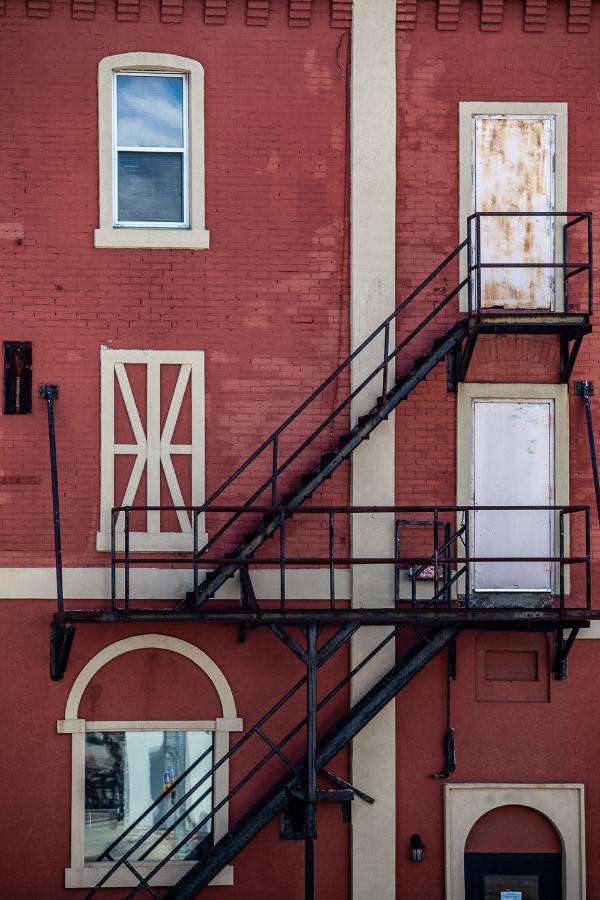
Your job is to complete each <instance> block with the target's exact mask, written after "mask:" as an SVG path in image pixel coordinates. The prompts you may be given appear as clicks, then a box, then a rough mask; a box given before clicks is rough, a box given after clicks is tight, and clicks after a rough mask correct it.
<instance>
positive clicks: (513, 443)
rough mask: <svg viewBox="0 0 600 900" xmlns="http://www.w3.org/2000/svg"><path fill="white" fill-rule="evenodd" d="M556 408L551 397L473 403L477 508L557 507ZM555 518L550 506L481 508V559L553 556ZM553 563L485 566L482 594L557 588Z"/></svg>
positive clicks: (477, 518)
mask: <svg viewBox="0 0 600 900" xmlns="http://www.w3.org/2000/svg"><path fill="white" fill-rule="evenodd" d="M553 412H554V410H553V408H552V402H551V401H549V400H475V401H474V404H473V472H472V478H473V481H472V487H473V495H472V496H473V504H474V505H475V506H537V507H539V506H542V507H543V506H549V505H551V504H552V503H554V460H553V456H554V454H553V448H554V441H553ZM553 530H554V529H553V514H552V512H550V511H549V510H548V509H526V510H507V509H500V510H485V509H483V510H475V512H474V513H473V517H472V525H471V533H472V535H473V537H472V544H473V553H472V555H473V556H476V557H477V556H479V557H485V558H490V557H494V556H496V557H512V558H513V559H518V558H519V557H536V558H538V559H539V558H540V557H541V558H542V559H543V558H544V557H550V556H552V555H553V553H552V547H553ZM552 574H553V573H552V563H551V562H544V561H540V562H506V563H494V562H480V563H474V564H473V568H472V583H473V586H474V589H475V591H483V592H485V593H489V592H498V591H499V592H502V593H506V592H510V593H512V592H515V591H516V592H539V593H544V594H546V593H550V591H551V589H552Z"/></svg>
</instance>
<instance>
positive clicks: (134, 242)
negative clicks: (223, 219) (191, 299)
mask: <svg viewBox="0 0 600 900" xmlns="http://www.w3.org/2000/svg"><path fill="white" fill-rule="evenodd" d="M209 245H210V232H208V231H206V230H205V229H204V228H106V227H102V228H96V230H95V231H94V247H108V248H113V249H114V248H124V249H127V248H128V249H130V250H208V248H209Z"/></svg>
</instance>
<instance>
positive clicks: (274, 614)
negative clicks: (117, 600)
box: [54, 601, 600, 630]
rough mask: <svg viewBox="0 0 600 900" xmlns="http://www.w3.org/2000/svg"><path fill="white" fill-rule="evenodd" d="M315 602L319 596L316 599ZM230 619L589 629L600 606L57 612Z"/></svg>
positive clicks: (77, 616) (81, 619)
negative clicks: (585, 607) (592, 607)
mask: <svg viewBox="0 0 600 900" xmlns="http://www.w3.org/2000/svg"><path fill="white" fill-rule="evenodd" d="M313 602H314V601H313ZM165 620H168V621H172V622H178V621H182V622H189V621H195V622H198V621H204V622H230V623H232V624H234V623H235V624H237V623H245V624H247V625H253V626H261V625H265V626H270V625H277V624H281V625H290V626H293V625H296V626H305V625H307V624H308V623H310V622H316V623H317V624H318V625H324V626H326V625H343V624H347V623H355V624H357V625H398V624H402V623H405V624H407V625H415V624H421V625H435V626H439V627H442V626H444V625H460V627H461V628H494V627H497V628H503V629H504V628H510V627H515V628H519V629H523V628H524V629H541V630H545V629H547V628H548V629H553V628H556V627H560V626H564V627H580V628H588V627H589V625H590V623H591V622H592V621H594V620H600V609H583V608H579V609H576V608H573V609H563V610H561V609H553V608H547V609H527V608H522V607H521V608H518V609H517V608H514V609H508V608H495V609H490V608H485V609H482V608H469V609H467V608H464V607H463V608H455V609H419V608H417V609H395V608H393V607H389V608H388V607H383V608H370V607H369V608H367V607H360V608H350V607H349V608H347V609H340V608H339V607H338V608H336V609H323V608H322V606H321V608H315V607H314V606H311V607H310V608H304V609H302V608H298V609H290V608H286V609H278V608H271V609H268V608H266V609H240V608H237V609H231V608H227V609H223V608H221V609H219V608H207V607H205V606H203V607H200V608H197V609H181V608H175V607H164V606H156V607H154V608H148V607H143V608H142V607H140V608H139V609H136V608H129V609H128V610H106V611H101V610H98V609H93V610H89V611H88V610H82V609H78V610H73V611H68V610H65V611H64V612H62V613H59V614H57V615H55V617H54V621H55V622H56V623H60V624H67V623H68V624H73V625H75V624H79V623H86V622H153V621H165Z"/></svg>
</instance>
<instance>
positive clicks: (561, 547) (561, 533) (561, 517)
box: [558, 509, 565, 613]
mask: <svg viewBox="0 0 600 900" xmlns="http://www.w3.org/2000/svg"><path fill="white" fill-rule="evenodd" d="M558 525H559V527H558V555H559V556H560V562H559V564H558V572H559V592H560V597H559V605H560V611H561V613H562V612H564V608H565V563H564V556H565V511H564V509H561V510H560V512H559V514H558Z"/></svg>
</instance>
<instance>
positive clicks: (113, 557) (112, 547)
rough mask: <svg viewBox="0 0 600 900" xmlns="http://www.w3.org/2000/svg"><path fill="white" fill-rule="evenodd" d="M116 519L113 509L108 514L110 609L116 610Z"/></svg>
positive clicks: (116, 515)
mask: <svg viewBox="0 0 600 900" xmlns="http://www.w3.org/2000/svg"><path fill="white" fill-rule="evenodd" d="M117 517H118V513H117V512H115V510H114V509H112V510H111V512H110V608H111V610H112V612H116V610H117V536H116V530H117Z"/></svg>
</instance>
